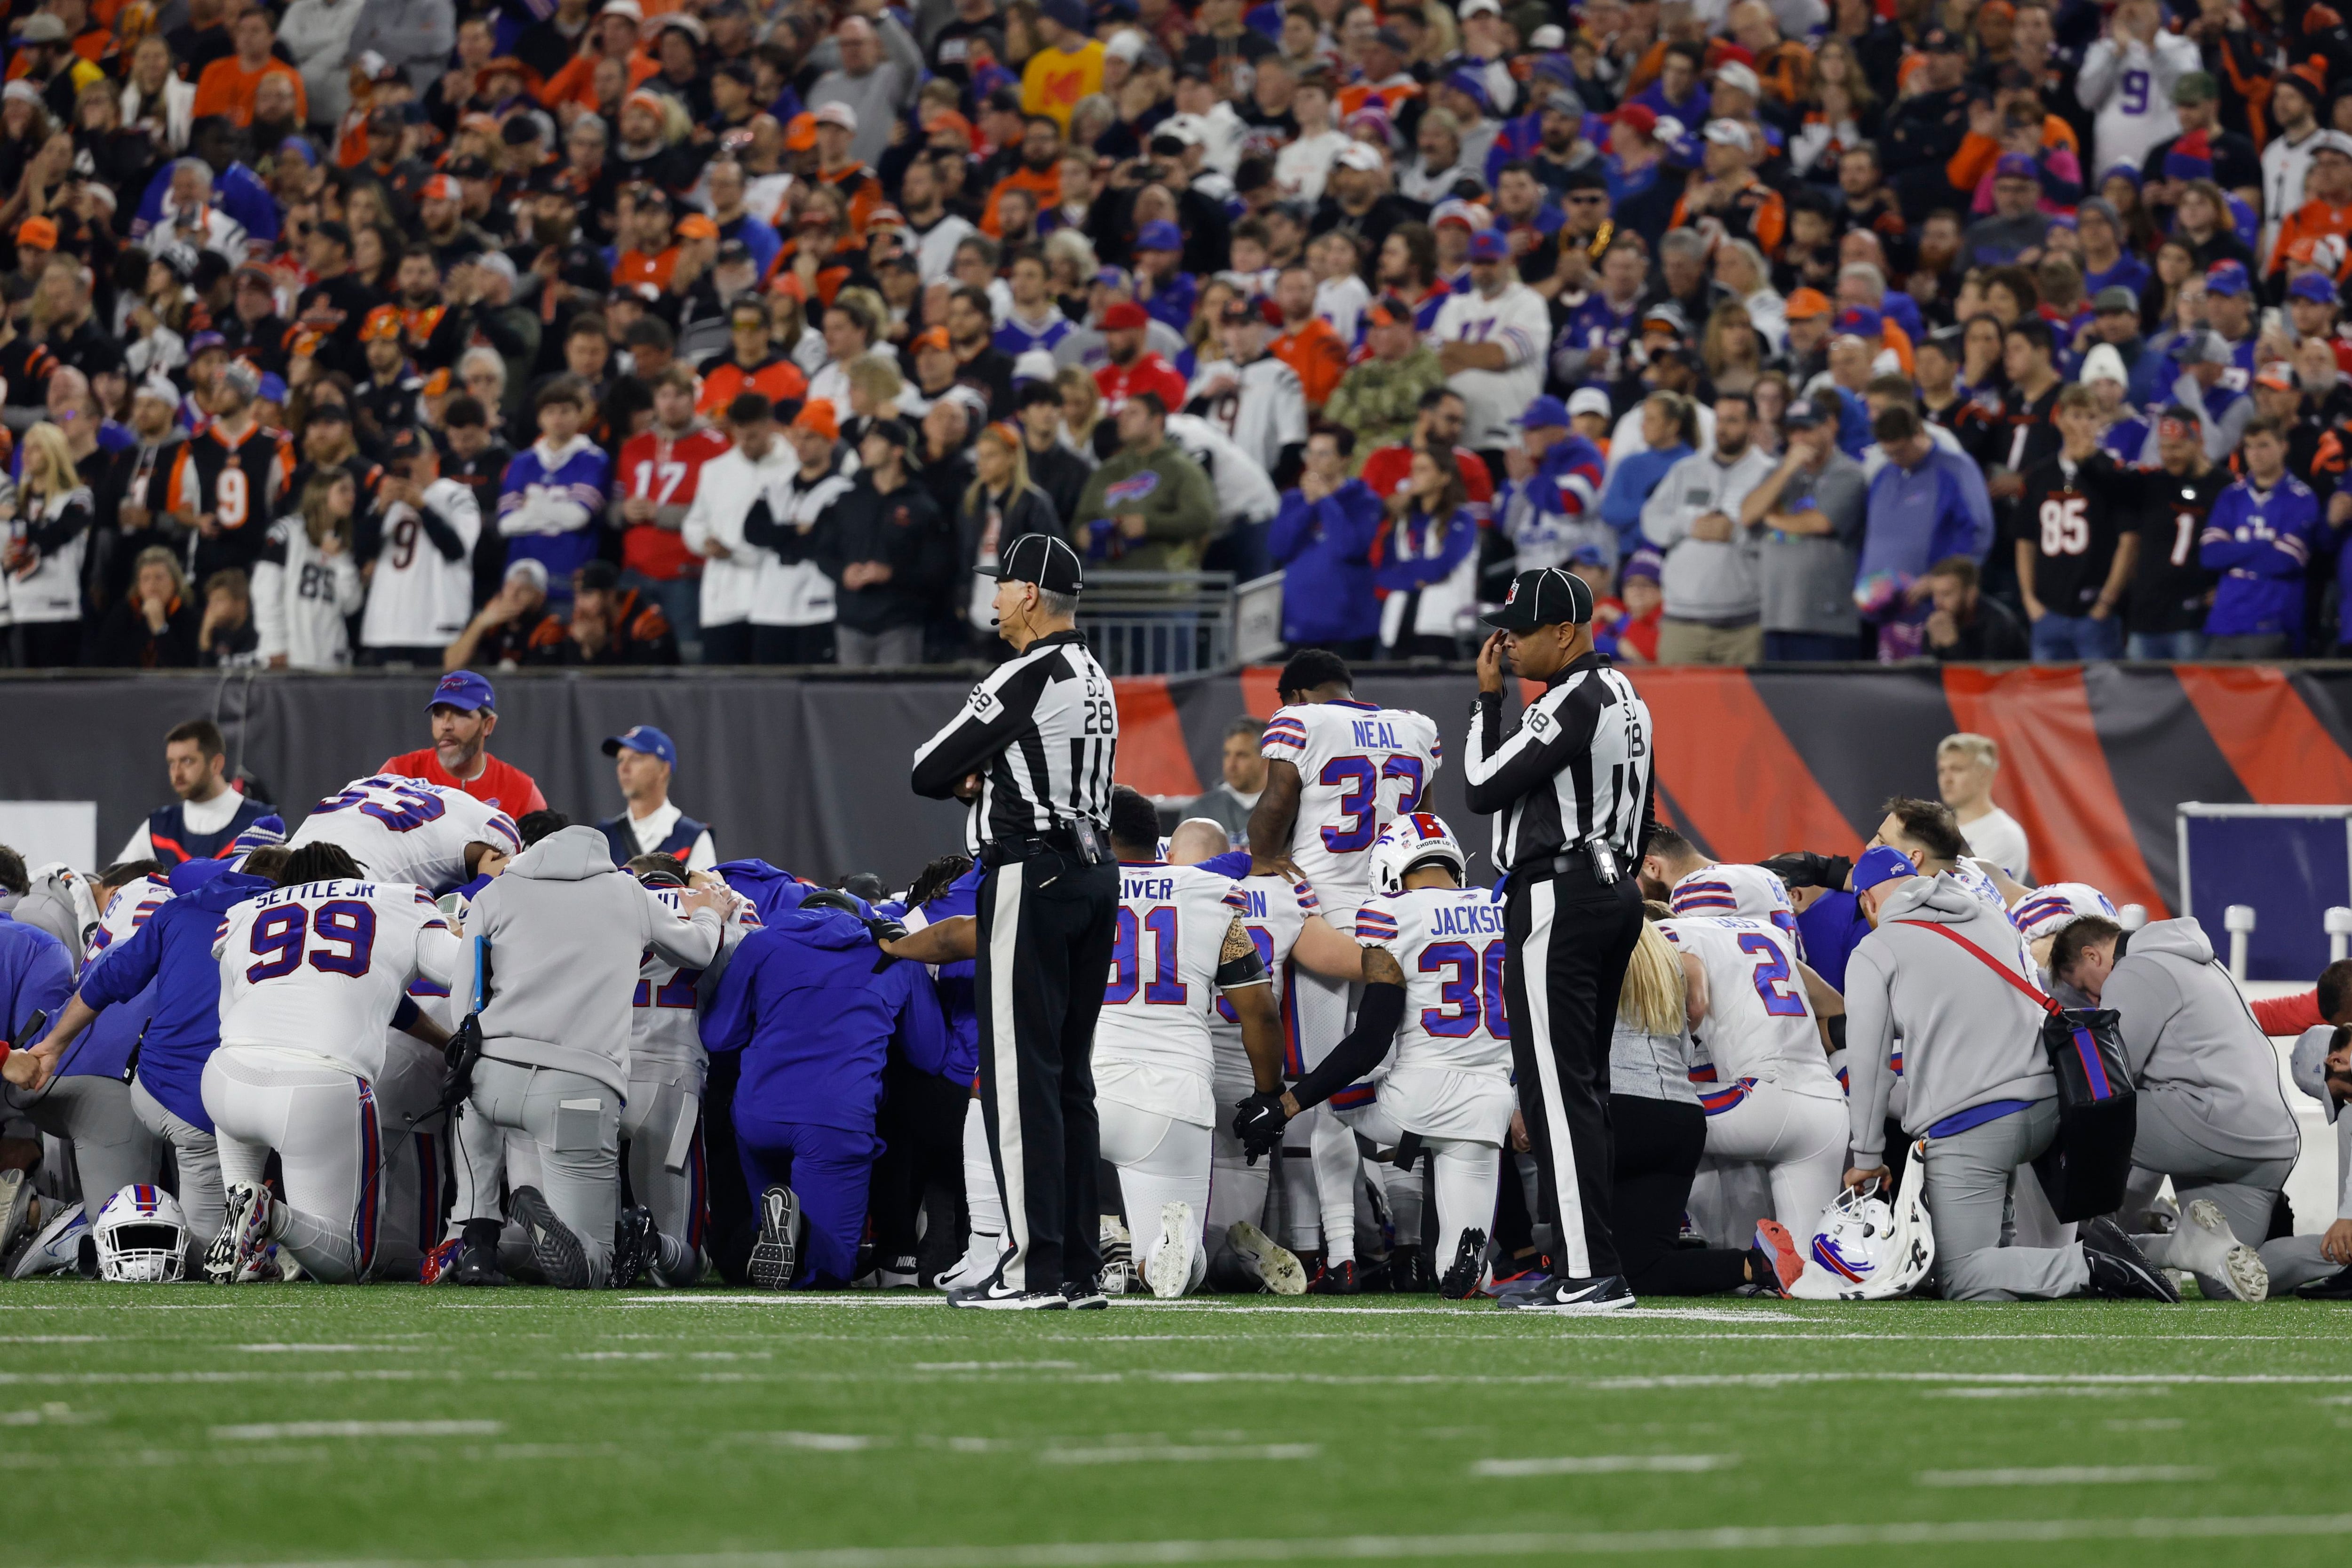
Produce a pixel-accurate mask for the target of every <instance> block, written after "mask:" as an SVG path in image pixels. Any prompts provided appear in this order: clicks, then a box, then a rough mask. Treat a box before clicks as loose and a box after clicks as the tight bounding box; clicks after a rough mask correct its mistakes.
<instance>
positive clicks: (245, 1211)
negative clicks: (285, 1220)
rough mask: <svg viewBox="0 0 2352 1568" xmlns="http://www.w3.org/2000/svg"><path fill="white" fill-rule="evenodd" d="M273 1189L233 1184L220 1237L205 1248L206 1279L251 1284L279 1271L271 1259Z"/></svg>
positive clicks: (223, 1283) (229, 1192) (247, 1184)
mask: <svg viewBox="0 0 2352 1568" xmlns="http://www.w3.org/2000/svg"><path fill="white" fill-rule="evenodd" d="M270 1207H271V1205H270V1197H269V1189H268V1187H265V1186H263V1185H262V1184H259V1183H258V1182H232V1183H230V1184H229V1188H228V1194H227V1205H226V1209H227V1213H226V1217H225V1218H223V1219H222V1221H221V1227H220V1234H219V1235H217V1236H215V1237H213V1240H212V1245H211V1246H210V1247H206V1248H205V1279H209V1280H211V1281H212V1282H213V1283H214V1284H215V1285H232V1284H234V1285H251V1284H255V1283H257V1282H258V1281H260V1280H263V1279H268V1278H269V1277H270V1276H271V1275H272V1274H273V1273H275V1272H276V1269H275V1268H274V1260H273V1259H272V1258H270V1256H269V1219H270V1213H269V1211H270Z"/></svg>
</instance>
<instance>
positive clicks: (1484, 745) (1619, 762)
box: [1463, 653, 1654, 876]
mask: <svg viewBox="0 0 2352 1568" xmlns="http://www.w3.org/2000/svg"><path fill="white" fill-rule="evenodd" d="M1463 752H1464V755H1465V757H1466V758H1467V761H1466V762H1465V764H1464V772H1465V773H1466V775H1467V778H1468V783H1469V786H1470V809H1471V810H1473V811H1476V812H1482V813H1483V812H1491V813H1493V814H1495V864H1496V866H1497V867H1498V868H1501V869H1503V870H1510V869H1512V868H1516V867H1519V866H1526V865H1532V864H1535V863H1536V862H1538V861H1541V860H1546V859H1549V858H1551V857H1553V856H1556V855H1559V854H1560V853H1561V852H1563V851H1564V850H1566V849H1568V848H1570V847H1572V846H1574V845H1578V844H1582V843H1585V842H1587V841H1588V840H1591V839H1595V838H1597V839H1599V840H1600V842H1601V843H1603V844H1605V845H1607V846H1608V847H1609V848H1610V849H1611V851H1612V853H1614V854H1615V856H1616V857H1617V865H1618V867H1619V869H1620V870H1621V872H1622V874H1624V875H1627V876H1631V875H1632V874H1633V870H1634V868H1636V867H1637V866H1639V864H1640V863H1641V853H1642V841H1643V836H1644V835H1645V834H1646V832H1647V831H1648V829H1647V823H1648V821H1649V817H1650V790H1651V784H1652V778H1651V771H1652V768H1651V764H1652V762H1653V760H1654V759H1653V755H1652V750H1651V744H1650V710H1649V708H1648V706H1647V705H1646V704H1644V703H1643V700H1641V698H1640V697H1639V696H1637V695H1635V693H1634V690H1633V682H1632V681H1630V680H1627V679H1625V677H1624V675H1623V674H1622V672H1620V671H1619V670H1617V669H1614V668H1611V666H1610V663H1609V660H1608V659H1607V658H1604V657H1602V656H1601V655H1600V654H1597V653H1588V654H1586V655H1585V656H1584V657H1583V658H1580V659H1578V660H1577V661H1576V662H1574V663H1573V664H1571V665H1570V666H1569V667H1568V668H1566V669H1563V670H1561V671H1560V672H1559V674H1558V675H1557V676H1555V677H1553V678H1552V681H1551V685H1550V687H1549V689H1548V690H1546V691H1545V692H1544V694H1543V695H1542V696H1541V697H1538V699H1536V700H1535V701H1534V702H1532V703H1530V704H1528V707H1527V709H1526V710H1525V711H1524V712H1522V713H1521V714H1520V715H1519V722H1518V725H1517V728H1516V729H1514V730H1513V731H1511V732H1510V733H1509V734H1508V735H1506V734H1505V733H1504V732H1503V700H1502V697H1501V695H1500V694H1499V693H1497V694H1494V695H1488V694H1486V693H1484V692H1482V693H1480V694H1479V698H1478V701H1477V705H1476V706H1475V708H1474V709H1472V710H1471V717H1470V742H1469V744H1468V745H1466V746H1465V747H1464V748H1463Z"/></svg>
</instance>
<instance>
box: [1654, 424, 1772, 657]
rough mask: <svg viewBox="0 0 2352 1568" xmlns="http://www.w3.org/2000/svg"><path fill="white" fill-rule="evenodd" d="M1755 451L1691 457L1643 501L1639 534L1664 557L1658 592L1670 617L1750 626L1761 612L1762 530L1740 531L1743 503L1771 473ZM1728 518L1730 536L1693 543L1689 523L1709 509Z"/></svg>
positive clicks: (1766, 461) (1669, 471)
mask: <svg viewBox="0 0 2352 1568" xmlns="http://www.w3.org/2000/svg"><path fill="white" fill-rule="evenodd" d="M1772 468H1773V463H1772V459H1771V458H1768V457H1766V456H1765V455H1764V454H1763V453H1762V452H1761V451H1759V449H1758V448H1757V447H1754V446H1750V447H1748V449H1747V450H1746V451H1744V452H1742V453H1740V455H1739V456H1738V457H1737V458H1733V459H1732V460H1731V461H1729V462H1725V461H1723V460H1722V459H1721V458H1719V457H1718V456H1717V454H1715V453H1713V452H1694V453H1692V454H1691V455H1690V456H1689V457H1687V458H1684V459H1683V460H1682V461H1680V462H1678V463H1676V464H1675V466H1674V467H1673V468H1668V469H1667V470H1666V477H1665V478H1664V479H1660V480H1659V481H1658V488H1657V489H1654V490H1652V491H1651V492H1650V499H1649V500H1646V501H1644V502H1643V503H1642V537H1643V538H1644V539H1646V540H1648V541H1649V542H1651V543H1653V544H1654V545H1656V546H1657V547H1658V548H1659V549H1660V550H1663V551H1664V552H1665V556H1666V560H1665V565H1664V568H1663V569H1662V570H1661V572H1660V574H1659V579H1658V587H1659V589H1660V591H1661V592H1663V593H1664V595H1665V600H1666V614H1667V615H1669V616H1674V617H1675V619H1676V620H1685V621H1718V622H1735V621H1752V620H1754V619H1756V617H1757V616H1758V614H1759V611H1760V610H1761V609H1762V607H1763V603H1764V598H1763V589H1762V587H1761V585H1760V584H1759V582H1758V579H1757V575H1756V563H1757V550H1758V541H1759V537H1760V536H1759V531H1757V530H1755V529H1752V528H1742V527H1740V526H1739V503H1740V502H1741V501H1743V500H1747V499H1748V491H1749V490H1752V489H1755V488H1756V487H1757V486H1758V485H1760V484H1762V483H1763V482H1764V481H1765V479H1768V478H1769V477H1770V475H1771V472H1772ZM1715 511H1719V512H1721V513H1723V515H1724V516H1726V517H1727V518H1729V519H1731V525H1732V526H1731V537H1730V538H1729V539H1726V540H1705V539H1695V538H1693V537H1692V536H1691V524H1692V523H1694V522H1696V521H1698V520H1699V519H1700V518H1702V517H1705V516H1706V514H1707V513H1709V512H1715Z"/></svg>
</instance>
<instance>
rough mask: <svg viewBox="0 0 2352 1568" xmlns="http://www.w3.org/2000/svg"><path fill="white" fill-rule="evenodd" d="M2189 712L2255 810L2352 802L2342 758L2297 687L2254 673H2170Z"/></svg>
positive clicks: (2196, 668)
mask: <svg viewBox="0 0 2352 1568" xmlns="http://www.w3.org/2000/svg"><path fill="white" fill-rule="evenodd" d="M2172 673H2173V674H2174V675H2176V676H2178V677H2179V679H2180V689H2181V690H2182V691H2184V692H2186V693H2187V694H2188V696H2189V706H2190V707H2192V708H2194V709H2196V710H2197V716H2198V717H2199V718H2200V719H2202V720H2204V721H2205V728H2206V730H2207V731H2209V732H2210V734H2211V735H2212V737H2213V743H2214V744H2215V745H2216V746H2219V747H2220V748H2221V755H2222V756H2224V757H2226V758H2228V759H2229V763H2230V766H2231V768H2232V769H2233V770H2235V771H2236V773H2237V775H2238V782H2239V783H2240V784H2244V785H2245V786H2246V794H2247V795H2249V796H2251V797H2252V799H2253V801H2254V802H2255V804H2256V805H2314V804H2319V803H2329V804H2333V803H2338V802H2342V801H2347V800H2352V757H2347V756H2346V755H2345V754H2344V752H2343V749H2342V748H2341V747H2339V746H2337V745H2336V740H2335V737H2333V736H2332V735H2330V734H2329V733H2328V732H2327V731H2326V728H2324V727H2323V726H2322V725H2321V724H2320V722H2319V721H2318V720H2317V719H2315V718H2314V717H2313V716H2312V711H2311V708H2310V706H2309V704H2307V703H2305V701H2304V700H2303V697H2302V694H2301V693H2299V692H2297V691H2296V690H2295V689H2294V684H2293V683H2292V682H2290V681H2289V680H2288V679H2287V678H2286V676H2285V675H2284V673H2283V672H2281V671H2279V670H2276V669H2271V668H2259V667H2256V666H2252V665H2204V664H2183V665H2176V666H2174V667H2173V671H2172Z"/></svg>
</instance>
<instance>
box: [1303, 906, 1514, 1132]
mask: <svg viewBox="0 0 2352 1568" xmlns="http://www.w3.org/2000/svg"><path fill="white" fill-rule="evenodd" d="M1356 941H1357V942H1360V943H1361V944H1362V945H1364V946H1366V947H1382V948H1386V949H1387V950H1388V952H1389V956H1390V957H1391V958H1393V959H1395V960H1396V961H1397V967H1398V968H1400V969H1402V970H1403V971H1404V1022H1403V1023H1402V1024H1400V1025H1398V1026H1397V1033H1396V1045H1395V1047H1394V1048H1393V1049H1392V1050H1391V1053H1390V1056H1389V1059H1388V1060H1387V1061H1385V1062H1383V1063H1382V1064H1381V1068H1380V1069H1379V1070H1378V1071H1376V1072H1375V1073H1374V1074H1373V1077H1374V1078H1375V1079H1378V1078H1381V1077H1383V1076H1385V1075H1386V1074H1388V1073H1391V1072H1396V1071H1400V1070H1404V1069H1410V1068H1437V1069H1439V1070H1441V1071H1444V1072H1462V1073H1478V1074H1483V1075H1488V1076H1492V1077H1493V1078H1495V1079H1496V1080H1498V1081H1500V1082H1506V1083H1507V1082H1508V1081H1509V1079H1510V1074H1511V1044H1510V1041H1511V1026H1510V1023H1509V1021H1508V1020H1507V1018H1506V1017H1505V1016H1504V1014H1503V963H1504V958H1503V953H1504V942H1503V905H1502V903H1501V902H1500V901H1499V900H1496V897H1495V895H1494V893H1493V891H1492V890H1491V889H1486V888H1416V889H1411V890H1409V891H1406V892H1402V893H1385V894H1382V895H1381V896H1380V897H1379V898H1376V899H1374V900H1371V902H1370V903H1368V904H1366V905H1365V906H1364V907H1363V908H1362V909H1360V910H1358V911H1356ZM1346 1093H1347V1091H1346V1090H1342V1091H1340V1094H1339V1095H1338V1096H1335V1097H1334V1098H1333V1101H1332V1103H1334V1104H1335V1105H1336V1104H1340V1103H1342V1101H1343V1100H1344V1099H1345V1097H1346Z"/></svg>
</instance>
